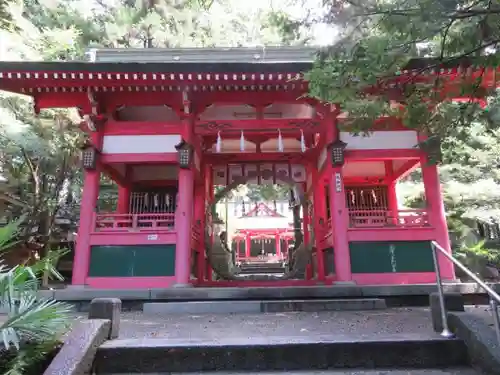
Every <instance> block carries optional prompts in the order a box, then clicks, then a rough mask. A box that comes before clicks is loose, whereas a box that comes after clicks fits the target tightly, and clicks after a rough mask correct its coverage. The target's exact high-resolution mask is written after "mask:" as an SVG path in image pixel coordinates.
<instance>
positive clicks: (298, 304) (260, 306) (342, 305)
mask: <svg viewBox="0 0 500 375" xmlns="http://www.w3.org/2000/svg"><path fill="white" fill-rule="evenodd" d="M385 308H387V305H386V303H385V300H384V299H381V298H361V299H360V298H356V299H314V300H265V301H192V302H148V303H144V305H143V312H144V314H156V315H158V314H235V313H248V314H255V313H277V312H297V311H304V312H307V311H308V312H317V311H359V310H380V309H385Z"/></svg>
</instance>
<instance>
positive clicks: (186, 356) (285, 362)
mask: <svg viewBox="0 0 500 375" xmlns="http://www.w3.org/2000/svg"><path fill="white" fill-rule="evenodd" d="M468 362H469V357H468V354H467V348H466V346H465V344H464V343H463V341H461V340H458V339H443V338H441V337H439V336H438V335H436V336H430V335H424V334H404V335H403V334H393V335H385V336H384V335H378V336H373V335H371V336H369V337H363V336H361V337H359V336H343V335H338V337H335V338H332V337H321V336H319V337H313V338H311V337H255V338H252V339H251V340H250V339H248V338H243V339H241V338H240V339H232V338H224V339H219V340H195V339H191V340H188V339H182V340H180V339H177V340H176V339H173V338H166V339H118V340H111V341H107V342H106V343H104V344H103V345H102V346H101V347H99V349H98V350H97V354H96V357H95V361H94V369H95V373H96V374H113V373H122V374H123V373H130V372H132V373H141V372H142V373H144V374H146V373H155V372H156V373H162V372H163V373H171V372H173V373H176V372H177V373H183V372H189V373H193V372H210V371H212V372H215V371H226V372H227V373H230V374H235V373H237V372H244V371H247V373H248V372H254V373H256V372H260V373H261V374H262V372H265V371H281V372H282V373H287V374H290V371H300V370H302V371H310V372H311V371H313V370H333V369H338V370H341V369H350V370H351V371H352V370H355V369H359V370H363V369H371V370H378V369H380V370H382V369H402V368H410V369H425V368H447V367H460V366H468V365H469V363H468ZM344 372H345V371H344ZM306 373H307V372H306ZM341 373H342V372H341ZM415 373H416V372H413V371H410V372H409V373H408V374H412V375H413V374H415ZM455 374H457V373H456V372H455ZM398 375H399V374H398Z"/></svg>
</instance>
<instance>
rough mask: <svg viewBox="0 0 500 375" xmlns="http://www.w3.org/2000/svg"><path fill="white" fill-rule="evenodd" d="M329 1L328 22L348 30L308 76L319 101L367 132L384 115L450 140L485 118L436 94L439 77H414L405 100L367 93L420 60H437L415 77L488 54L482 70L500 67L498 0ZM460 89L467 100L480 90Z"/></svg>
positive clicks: (468, 106)
mask: <svg viewBox="0 0 500 375" xmlns="http://www.w3.org/2000/svg"><path fill="white" fill-rule="evenodd" d="M331 4H333V5H332V6H331V9H330V13H329V14H328V20H329V21H330V22H333V23H336V24H337V25H342V26H343V27H344V32H343V33H342V34H341V39H340V40H339V42H338V43H336V44H335V45H333V46H331V47H329V48H326V49H325V50H324V51H322V52H321V53H320V54H319V56H318V59H317V62H316V64H315V66H314V68H313V69H312V71H311V72H309V73H308V79H309V80H310V90H311V95H312V96H313V97H316V98H319V99H321V100H324V101H327V102H331V103H337V104H340V105H341V108H342V110H344V111H346V112H348V113H349V121H348V123H349V125H350V126H351V127H353V128H354V131H355V132H363V131H367V130H368V129H369V128H370V126H371V124H372V123H373V121H374V120H375V119H376V118H378V117H380V116H386V115H389V116H390V115H398V116H401V117H402V120H403V122H404V124H405V125H406V126H408V127H410V128H415V129H419V130H422V131H425V132H427V133H428V134H433V135H435V136H438V137H439V138H440V139H442V140H446V139H447V138H448V137H449V136H453V135H454V134H455V133H457V132H460V131H462V130H461V129H462V128H468V126H469V124H470V122H471V121H472V120H475V119H477V118H478V117H480V116H482V115H484V113H481V110H480V108H479V107H478V106H477V104H474V103H461V104H457V103H451V102H449V101H445V100H444V99H445V98H444V97H443V96H441V95H436V93H437V92H438V91H439V88H440V87H441V82H440V81H439V80H436V81H435V82H430V83H429V84H421V83H419V84H416V83H415V82H416V81H415V80H414V79H410V80H408V81H407V83H406V84H405V85H404V87H402V89H403V91H402V92H400V93H399V98H395V97H394V95H392V94H394V91H392V92H389V91H387V90H386V92H383V93H381V94H380V95H376V96H367V95H366V93H365V92H364V91H363V90H364V89H365V88H367V87H369V86H373V85H375V84H376V83H377V82H378V80H380V79H381V78H382V77H387V76H394V75H397V74H398V72H399V71H401V70H402V69H403V68H404V67H405V66H406V64H407V62H408V61H409V60H410V59H411V58H415V57H421V56H426V57H433V58H434V59H435V60H433V63H431V64H429V65H428V66H424V67H422V69H419V70H418V71H417V75H416V77H418V76H419V75H425V74H429V73H430V72H431V71H433V70H434V69H435V68H437V67H439V65H440V64H442V63H451V62H454V61H458V60H460V59H462V58H464V57H474V56H479V55H483V56H485V57H484V58H483V59H482V60H481V61H482V62H481V63H480V64H481V65H483V66H486V65H493V66H498V65H499V59H500V55H499V54H492V52H493V51H494V50H492V48H495V47H496V46H497V45H498V43H499V42H500V27H499V25H500V5H499V4H498V3H497V2H491V1H488V0H480V1H476V2H474V3H470V2H469V1H465V0H463V1H460V0H449V1H446V2H443V1H441V0H425V1H421V0H410V1H408V0H395V1H375V0H372V1H342V0H341V1H335V2H332V3H331ZM462 91H463V96H464V97H467V96H470V95H473V94H478V93H479V91H480V89H479V86H478V85H477V83H474V84H471V85H464V86H463V87H462ZM481 94H483V92H482V91H481ZM394 99H396V100H399V101H400V102H401V103H402V104H404V105H405V109H404V110H403V111H402V112H401V111H400V109H399V108H397V107H393V106H391V105H390V104H391V103H390V101H391V100H394ZM429 108H434V109H433V110H429ZM497 111H498V110H497V109H495V110H493V113H494V114H496V113H497ZM497 117H498V115H493V116H490V119H491V123H492V125H493V124H494V125H495V126H496V125H498V122H496V121H497Z"/></svg>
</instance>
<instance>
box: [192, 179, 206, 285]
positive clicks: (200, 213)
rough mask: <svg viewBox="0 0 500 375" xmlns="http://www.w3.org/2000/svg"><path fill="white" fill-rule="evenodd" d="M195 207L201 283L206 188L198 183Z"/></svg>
mask: <svg viewBox="0 0 500 375" xmlns="http://www.w3.org/2000/svg"><path fill="white" fill-rule="evenodd" d="M194 190H195V198H194V202H195V206H194V224H195V225H196V227H197V228H198V231H199V238H198V242H197V243H195V246H196V249H194V250H195V251H196V252H197V257H196V259H197V264H196V278H197V279H198V280H199V281H201V280H203V275H204V273H205V251H204V248H205V186H204V184H203V183H198V184H196V186H195V189H194Z"/></svg>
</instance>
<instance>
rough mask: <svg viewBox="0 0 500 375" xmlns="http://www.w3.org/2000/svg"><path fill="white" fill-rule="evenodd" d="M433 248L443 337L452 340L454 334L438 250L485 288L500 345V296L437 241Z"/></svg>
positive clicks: (432, 243) (434, 242)
mask: <svg viewBox="0 0 500 375" xmlns="http://www.w3.org/2000/svg"><path fill="white" fill-rule="evenodd" d="M431 246H432V257H433V260H434V270H435V271H436V284H437V287H438V294H439V304H440V307H441V320H442V323H443V331H442V332H441V336H443V337H448V338H452V337H454V334H453V333H452V332H451V331H450V329H449V326H448V319H447V316H448V314H447V311H446V306H445V303H444V292H443V281H442V279H441V270H440V267H439V261H438V256H437V254H438V253H437V250H439V252H440V253H441V254H442V255H444V256H445V257H446V258H447V259H448V260H450V261H452V262H453V263H454V264H455V265H456V266H457V267H458V268H460V269H461V270H462V271H464V272H465V273H466V274H467V275H468V276H469V277H470V278H472V279H473V280H474V281H475V282H476V283H477V284H478V285H479V286H480V287H481V288H483V289H484V290H485V291H486V293H488V295H489V297H490V307H491V313H492V316H493V324H494V326H495V333H496V335H497V341H498V344H499V345H500V319H499V317H498V304H499V303H500V295H498V294H497V293H496V292H495V291H494V290H493V289H491V288H490V287H489V286H488V285H486V283H485V282H484V281H483V280H481V279H480V278H479V277H478V276H477V275H476V274H474V273H473V272H472V271H471V270H470V269H468V268H467V267H466V266H464V265H463V264H462V263H461V262H460V261H459V260H457V259H456V258H455V257H453V255H451V254H450V253H449V252H448V251H446V250H445V249H444V248H443V247H442V246H440V245H439V244H438V243H437V242H436V241H432V242H431Z"/></svg>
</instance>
